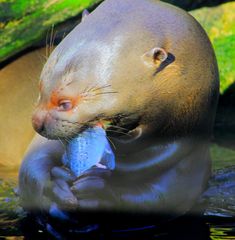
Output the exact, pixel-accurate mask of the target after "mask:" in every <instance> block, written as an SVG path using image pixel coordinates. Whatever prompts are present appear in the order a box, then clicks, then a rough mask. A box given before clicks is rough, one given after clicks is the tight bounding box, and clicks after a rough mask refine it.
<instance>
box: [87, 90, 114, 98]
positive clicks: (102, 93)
mask: <svg viewBox="0 0 235 240" xmlns="http://www.w3.org/2000/svg"><path fill="white" fill-rule="evenodd" d="M112 93H118V92H115V91H113V92H101V93H95V94H93V95H92V97H95V96H97V95H104V94H112Z"/></svg>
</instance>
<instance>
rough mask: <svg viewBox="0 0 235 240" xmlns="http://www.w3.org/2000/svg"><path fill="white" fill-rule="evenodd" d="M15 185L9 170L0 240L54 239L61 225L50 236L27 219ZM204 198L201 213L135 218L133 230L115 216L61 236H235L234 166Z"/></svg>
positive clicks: (2, 191)
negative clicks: (160, 218)
mask: <svg viewBox="0 0 235 240" xmlns="http://www.w3.org/2000/svg"><path fill="white" fill-rule="evenodd" d="M217 150H218V149H217ZM223 151H224V149H223ZM226 164H227V163H226ZM220 167H221V165H220ZM214 168H216V167H214ZM1 176H3V175H1ZM16 186H17V180H16V173H12V174H11V175H10V174H9V173H8V174H7V176H5V177H4V179H2V180H0V196H1V197H0V240H1V239H9V240H11V239H53V237H52V235H56V234H57V229H60V228H61V227H60V226H61V225H59V228H57V229H56V227H55V228H54V226H57V225H56V224H55V225H52V226H53V227H51V228H48V229H49V230H50V231H51V232H50V233H49V235H48V233H47V232H46V231H45V229H43V227H40V226H38V225H36V224H34V222H33V221H32V219H31V218H26V215H25V212H24V211H23V209H22V208H21V207H20V206H19V199H18V198H17V197H16V194H15V188H16ZM203 197H204V199H206V200H207V201H208V204H207V206H206V210H205V211H204V214H201V215H200V216H198V215H197V216H191V215H187V216H184V217H181V218H178V219H176V220H173V221H171V222H167V223H164V224H162V225H158V224H154V223H156V222H157V220H156V219H154V218H152V219H151V218H148V223H145V221H144V220H143V221H142V222H141V224H140V223H139V222H135V220H133V219H132V221H131V223H132V228H133V229H129V230H128V228H126V227H123V226H119V225H120V223H121V222H122V220H123V219H116V222H115V224H113V225H110V223H109V221H107V222H102V223H98V224H97V225H92V226H89V227H90V228H93V230H94V231H93V232H91V233H89V234H84V233H78V232H76V233H73V234H71V233H66V234H65V236H66V237H64V236H63V238H61V239H89V240H90V239H108V240H110V239H135V240H138V239H143V240H147V239H148V240H151V239H159V240H168V239H171V240H174V239H181V240H183V239H187V240H193V239H197V240H203V239H212V240H225V239H226V240H228V239H235V167H229V168H224V170H219V171H218V170H217V172H216V174H215V177H213V178H212V180H211V183H210V188H209V190H208V191H207V192H206V193H205V194H204V196H203ZM145 218H146V216H145ZM128 224H129V223H128ZM128 224H127V225H128ZM128 226H130V224H129V225H128ZM70 231H72V230H70ZM74 236H76V237H74ZM57 238H58V239H60V237H59V236H57Z"/></svg>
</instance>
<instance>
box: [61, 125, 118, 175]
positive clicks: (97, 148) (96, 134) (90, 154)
mask: <svg viewBox="0 0 235 240" xmlns="http://www.w3.org/2000/svg"><path fill="white" fill-rule="evenodd" d="M62 162H63V164H64V165H65V166H66V167H68V168H69V169H70V170H71V171H72V172H73V174H74V175H75V176H76V177H78V176H80V175H81V174H82V173H83V172H84V171H86V170H88V169H89V168H91V167H92V166H97V167H101V168H108V169H111V170H113V169H114V168H115V156H114V153H113V151H112V149H111V147H110V145H109V142H108V140H107V137H106V132H105V130H104V129H103V128H102V127H98V126H96V127H93V128H89V129H87V130H85V131H84V132H82V133H80V134H79V135H78V136H77V137H75V138H73V139H72V140H70V141H69V143H68V144H67V146H66V152H65V153H64V155H63V157H62Z"/></svg>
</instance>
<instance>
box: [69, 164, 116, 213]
mask: <svg viewBox="0 0 235 240" xmlns="http://www.w3.org/2000/svg"><path fill="white" fill-rule="evenodd" d="M110 176H111V171H110V170H109V169H104V168H98V167H92V168H91V169H89V170H87V171H86V172H84V173H83V174H82V175H81V176H80V177H79V178H78V179H77V180H76V181H75V182H74V183H73V185H72V187H71V190H72V192H73V193H74V194H75V196H76V197H77V199H78V205H79V208H81V209H94V210H102V209H107V208H111V207H112V205H113V204H114V197H113V194H112V191H111V188H110V186H109V184H108V178H109V177H110Z"/></svg>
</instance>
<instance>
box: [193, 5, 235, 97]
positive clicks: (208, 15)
mask: <svg viewBox="0 0 235 240" xmlns="http://www.w3.org/2000/svg"><path fill="white" fill-rule="evenodd" d="M191 14H192V15H193V16H194V17H195V18H196V19H197V20H198V21H199V22H200V23H201V25H202V26H203V28H204V29H205V30H206V32H207V33H208V35H209V37H210V39H211V42H212V44H213V46H214V49H215V52H216V57H217V60H218V64H219V72H220V92H221V94H223V93H224V92H225V91H226V89H228V87H229V86H230V85H232V84H233V83H235V68H234V66H235V24H234V22H235V2H231V3H226V4H222V5H220V6H218V7H214V8H203V9H199V10H195V11H192V12H191Z"/></svg>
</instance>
